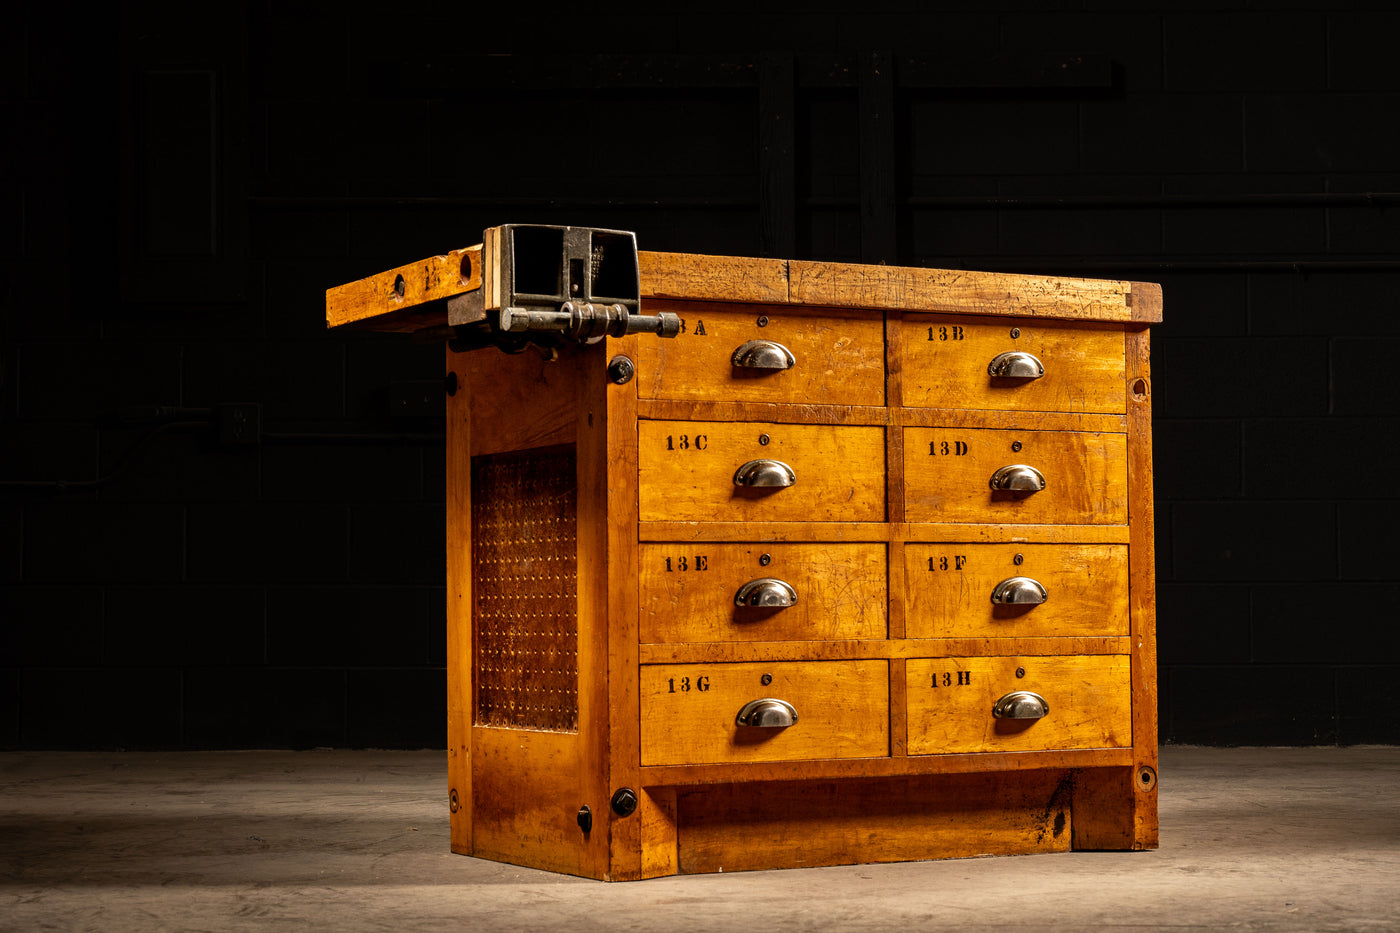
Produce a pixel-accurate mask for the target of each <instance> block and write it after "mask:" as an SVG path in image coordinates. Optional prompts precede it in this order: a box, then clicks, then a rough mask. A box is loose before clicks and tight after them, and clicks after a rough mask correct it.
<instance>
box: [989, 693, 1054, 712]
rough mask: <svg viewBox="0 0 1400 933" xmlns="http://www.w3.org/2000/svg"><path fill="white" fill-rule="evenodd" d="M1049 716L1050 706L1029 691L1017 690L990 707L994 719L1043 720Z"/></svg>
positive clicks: (1043, 699)
mask: <svg viewBox="0 0 1400 933" xmlns="http://www.w3.org/2000/svg"><path fill="white" fill-rule="evenodd" d="M1048 715H1050V704H1049V703H1046V702H1045V697H1043V696H1041V695H1040V694H1038V693H1031V692H1030V691H1029V690H1017V691H1014V692H1012V693H1008V694H1007V695H1006V696H1004V697H1002V698H1001V699H1000V700H997V702H996V705H995V706H993V707H992V716H993V717H994V718H996V719H1044V718H1045V717H1046V716H1048Z"/></svg>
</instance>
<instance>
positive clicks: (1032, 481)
mask: <svg viewBox="0 0 1400 933" xmlns="http://www.w3.org/2000/svg"><path fill="white" fill-rule="evenodd" d="M989 484H990V485H991V487H992V488H993V489H998V490H1008V491H1010V492H1027V493H1030V492H1040V491H1041V490H1042V489H1044V488H1045V474H1044V473H1041V472H1040V471H1039V470H1037V469H1036V468H1035V467H1033V466H1027V465H1026V464H1024V463H1013V464H1010V465H1009V466H1004V467H1001V468H1000V469H999V470H997V471H996V472H995V473H993V474H992V478H991V480H990V481H989Z"/></svg>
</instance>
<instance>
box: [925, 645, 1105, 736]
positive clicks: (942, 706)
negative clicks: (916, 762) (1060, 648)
mask: <svg viewBox="0 0 1400 933" xmlns="http://www.w3.org/2000/svg"><path fill="white" fill-rule="evenodd" d="M1129 666H1130V665H1129V659H1128V658H1127V657H1125V656H1123V655H1097V656H1084V657H1029V656H1021V657H1015V658H1007V657H1000V658H998V657H975V658H929V659H924V658H918V659H913V660H910V661H907V662H905V670H906V671H907V675H908V698H909V754H911V755H938V754H944V753H949V752H992V751H1030V750H1039V749H1057V748H1120V747H1123V746H1127V745H1131V744H1132V712H1131V689H1132V688H1131V679H1130V675H1129ZM1014 691H1030V692H1032V693H1035V694H1037V695H1038V696H1040V697H1043V698H1044V699H1045V701H1046V702H1047V703H1048V704H1049V707H1050V712H1049V714H1048V715H1047V716H1045V717H1044V718H1043V719H1014V720H1013V719H996V718H994V717H993V716H992V708H993V706H995V705H996V702H997V701H998V700H999V699H1001V698H1002V697H1003V696H1005V695H1006V694H1009V693H1012V692H1014Z"/></svg>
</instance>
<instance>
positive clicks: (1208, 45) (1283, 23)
mask: <svg viewBox="0 0 1400 933" xmlns="http://www.w3.org/2000/svg"><path fill="white" fill-rule="evenodd" d="M1326 42H1327V22H1326V17H1325V16H1323V15H1322V14H1321V13H1318V12H1312V13H1278V12H1274V13H1259V12H1253V11H1251V12H1248V13H1220V12H1200V13H1187V12H1181V13H1178V12H1172V13H1168V14H1167V15H1166V16H1164V17H1163V18H1162V47H1163V50H1164V58H1165V59H1166V86H1167V88H1168V89H1169V90H1173V91H1207V90H1270V91H1274V90H1283V89H1288V88H1302V89H1308V90H1322V89H1323V88H1325V87H1326V86H1327V68H1326V66H1327V46H1326Z"/></svg>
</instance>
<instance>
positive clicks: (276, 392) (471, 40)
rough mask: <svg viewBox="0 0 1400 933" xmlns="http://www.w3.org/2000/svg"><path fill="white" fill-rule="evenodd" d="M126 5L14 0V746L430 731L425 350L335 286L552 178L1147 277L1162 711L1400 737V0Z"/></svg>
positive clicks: (436, 669) (739, 218) (657, 231)
mask: <svg viewBox="0 0 1400 933" xmlns="http://www.w3.org/2000/svg"><path fill="white" fill-rule="evenodd" d="M51 6H53V7H57V6H58V5H56V4H54V5H51ZM124 6H126V7H127V12H125V13H121V12H117V11H114V10H108V11H107V12H105V13H98V14H95V16H90V17H87V18H79V17H77V16H75V15H73V14H71V13H70V12H68V11H65V10H59V9H54V10H48V9H45V8H40V9H38V10H30V11H29V12H27V13H25V14H23V17H22V19H21V20H20V21H19V22H17V23H16V22H12V23H10V24H9V26H8V27H7V29H6V30H5V31H4V32H3V34H0V106H3V108H4V122H5V125H6V132H5V134H4V137H3V144H0V145H2V146H3V149H0V152H2V153H3V154H2V155H0V159H3V162H0V177H3V185H2V186H0V198H3V202H0V218H3V221H4V226H3V228H0V262H3V267H4V271H5V274H4V283H3V288H4V292H3V293H4V317H3V331H0V333H2V334H3V353H2V354H0V367H3V369H2V370H0V373H2V376H0V479H3V480H5V481H8V485H5V486H4V487H3V488H0V746H3V747H23V748H46V747H57V748H88V747H159V748H196V747H287V746H292V747H304V746H366V745H369V746H389V747H420V746H428V747H441V746H442V745H443V743H444V738H445V737H444V726H443V722H444V708H445V683H444V671H443V665H444V638H443V623H442V617H443V612H444V597H443V587H442V573H443V570H442V555H443V514H442V510H443V491H442V487H443V465H442V461H443V447H442V443H441V441H440V439H438V438H436V437H434V436H433V435H436V434H438V433H439V432H440V431H441V411H442V407H441V398H440V393H441V373H442V351H441V349H440V347H439V346H437V345H433V346H420V345H416V344H414V343H413V342H412V341H411V340H410V339H408V338H403V339H399V338H396V337H387V336H381V335H355V334H343V333H338V332H337V333H332V334H327V333H326V332H325V329H324V323H323V316H322V315H323V301H324V290H325V289H326V288H327V287H329V286H333V285H337V284H340V283H343V282H346V281H350V280H352V279H356V278H360V277H362V276H365V275H368V274H371V273H374V272H378V271H380V270H382V269H386V268H389V267H392V266H396V265H400V264H402V263H406V262H410V261H413V260H417V259H420V258H423V257H425V256H430V255H434V254H438V253H442V252H445V251H447V250H450V249H454V248H457V247H461V246H466V245H469V244H472V243H476V242H479V240H480V234H481V230H482V228H483V227H486V226H489V225H493V224H497V223H503V222H531V221H538V222H549V223H580V224H585V225H594V226H611V227H620V228H624V229H632V230H635V231H636V232H637V235H638V241H639V243H640V245H641V247H642V248H643V249H653V250H678V251H684V252H700V253H703V252H713V253H725V254H738V255H777V256H784V257H794V258H813V259H836V260H850V261H867V262H879V261H887V262H892V263H899V264H906V265H929V266H936V267H947V268H969V269H994V270H1010V271H1020V272H1043V273H1053V274H1067V275H1087V276H1095V277H1107V278H1120V279H1133V280H1146V281H1158V282H1161V283H1162V284H1163V287H1164V293H1165V315H1166V322H1165V323H1164V324H1163V325H1162V326H1161V327H1160V328H1158V329H1156V330H1155V331H1154V333H1153V365H1154V389H1155V393H1154V397H1155V406H1156V415H1157V419H1156V484H1157V485H1156V491H1157V497H1158V503H1157V520H1158V535H1157V540H1158V550H1157V554H1158V573H1159V644H1160V658H1161V699H1162V702H1161V734H1162V737H1163V740H1164V741H1168V742H1195V743H1222V744H1234V743H1242V744H1305V745H1311V744H1332V743H1343V744H1349V743H1361V742H1396V741H1400V720H1397V719H1396V717H1394V716H1393V715H1390V714H1389V710H1390V708H1391V707H1392V706H1393V686H1392V685H1393V683H1394V682H1395V679H1396V677H1397V676H1400V634H1397V631H1398V627H1397V624H1396V623H1397V614H1400V610H1397V607H1396V603H1395V601H1394V597H1395V596H1396V595H1397V592H1400V590H1398V589H1397V576H1400V575H1398V574H1397V571H1396V569H1395V565H1394V562H1393V560H1392V559H1391V557H1390V553H1389V551H1390V548H1391V547H1392V546H1394V542H1393V541H1392V538H1393V534H1392V530H1393V529H1394V528H1395V527H1396V526H1397V525H1398V524H1400V500H1397V497H1396V485H1395V479H1394V476H1393V475H1392V474H1393V471H1394V469H1395V468H1394V460H1395V458H1396V455H1397V453H1400V449H1398V448H1400V430H1397V429H1398V428H1400V421H1398V420H1397V417H1396V413H1395V411H1394V408H1395V403H1396V402H1397V400H1400V391H1397V388H1396V386H1397V378H1396V370H1397V363H1396V357H1397V351H1400V313H1398V312H1400V307H1398V306H1400V291H1398V290H1397V286H1400V263H1397V262H1396V261H1395V260H1394V259H1393V258H1392V256H1393V252H1394V250H1395V248H1396V246H1397V245H1400V194H1397V192H1400V134H1398V133H1397V132H1396V123H1397V116H1398V115H1400V114H1397V110H1400V107H1397V104H1400V68H1397V65H1396V61H1397V56H1396V55H1395V53H1394V49H1393V45H1392V44H1393V41H1394V37H1395V36H1396V35H1400V15H1397V14H1395V13H1392V12H1385V11H1384V8H1385V7H1386V6H1389V4H1385V3H1370V4H1364V3H1363V4H1336V3H1322V2H1312V3H1309V2H1287V0H1279V2H1245V0H1236V2H1233V3H1230V2H1220V3H1211V4H1192V3H1188V2H1181V3H1171V4H1161V5H1154V4H1149V3H1131V2H1124V3H1098V2H1094V0H1066V2H1032V0H1026V2H1020V3H1015V2H1005V3H984V4H976V3H971V2H967V3H961V4H959V3H951V2H942V3H938V2H932V3H930V2H923V3H917V4H915V3H905V4H888V5H871V4H867V5H864V6H863V7H862V8H861V9H862V11H861V12H858V13H852V12H850V9H851V4H849V3H845V2H842V3H836V2H829V3H822V2H818V3H811V4H802V5H801V11H800V12H788V13H768V12H763V11H761V10H759V9H757V7H756V5H754V4H725V3H712V4H706V5H700V4H693V5H691V6H690V7H689V8H687V9H686V11H685V12H678V13H673V12H667V11H666V10H665V8H664V7H663V6H659V5H656V4H647V5H641V4H638V5H635V6H634V7H632V8H630V9H629V8H628V7H627V6H625V5H623V6H618V5H616V4H602V3H580V4H575V5H574V6H572V7H570V11H569V12H567V13H566V14H564V15H562V16H555V15H552V14H547V13H545V12H544V11H543V9H542V8H537V7H534V6H533V5H532V4H525V3H520V4H515V5H514V7H515V8H517V10H515V11H512V10H509V9H508V10H506V11H505V12H500V11H497V12H494V13H492V14H491V17H490V18H485V17H484V16H483V14H482V13H481V12H480V11H477V10H474V9H472V6H471V5H470V4H460V3H452V4H421V5H419V4H406V5H399V6H397V7H395V6H390V5H385V6H384V7H382V8H381V9H380V11H379V12H378V13H376V14H374V15H367V14H363V13H357V12H352V11H350V10H349V8H347V7H345V6H343V5H341V4H331V3H306V4H302V3H265V2H262V3H254V4H250V5H249V6H246V7H245V6H240V5H235V4H232V3H228V2H221V3H215V4H212V5H210V6H209V7H207V8H205V9H201V10H199V12H198V13H197V14H192V13H191V12H190V10H189V8H188V7H186V6H174V5H172V6H169V7H168V8H167V7H161V6H159V5H156V4H150V3H145V4H125V5H124ZM507 6H508V7H509V6H510V5H507ZM192 16H197V19H193V18H191V17H192ZM227 403H245V404H256V405H257V406H258V408H257V409H256V412H257V414H258V415H259V416H260V419H261V420H260V424H256V425H253V426H252V427H251V428H250V427H248V426H247V424H246V423H245V427H244V428H243V432H244V435H245V438H246V437H247V436H248V433H249V432H250V431H252V433H253V434H258V433H260V434H261V443H259V444H240V443H238V441H239V440H240V438H239V437H238V436H237V433H238V432H237V431H236V430H234V429H235V428H236V415H237V414H239V411H240V410H236V409H227V408H220V407H219V406H221V405H225V404H227ZM143 406H144V407H143ZM158 408H159V409H170V410H157V409H158ZM178 409H187V410H185V411H180V410H178ZM242 411H243V412H244V413H246V412H247V409H242ZM254 429H256V430H254ZM328 435H330V436H328ZM346 435H356V436H357V437H354V438H349V439H347V438H346ZM221 437H222V439H221ZM109 475H112V476H113V478H111V479H109V480H106V481H104V482H102V483H101V484H99V485H69V486H67V487H66V488H61V487H59V486H57V485H52V484H51V485H47V486H46V485H16V482H17V481H19V482H36V481H37V482H40V483H43V482H50V483H52V481H56V480H67V481H83V480H86V481H92V480H94V479H99V478H104V477H107V476H109ZM1375 710H1378V711H1375Z"/></svg>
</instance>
